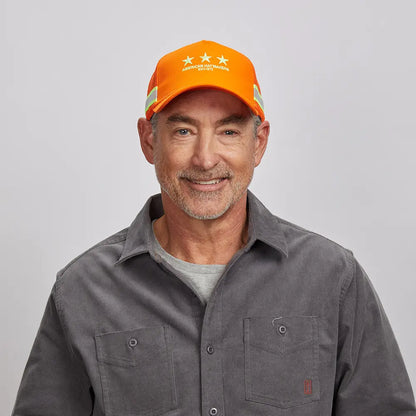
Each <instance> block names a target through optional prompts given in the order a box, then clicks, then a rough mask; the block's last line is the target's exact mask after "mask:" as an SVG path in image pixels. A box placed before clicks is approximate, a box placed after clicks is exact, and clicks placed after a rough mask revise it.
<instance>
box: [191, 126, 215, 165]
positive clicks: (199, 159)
mask: <svg viewBox="0 0 416 416" xmlns="http://www.w3.org/2000/svg"><path fill="white" fill-rule="evenodd" d="M219 161H220V157H219V154H218V146H217V143H216V141H215V135H214V134H211V133H201V134H199V136H198V138H197V139H196V140H195V142H194V148H193V155H192V164H193V165H194V166H197V167H199V168H201V169H204V170H209V169H212V168H213V167H214V166H216V165H217V163H218V162H219Z"/></svg>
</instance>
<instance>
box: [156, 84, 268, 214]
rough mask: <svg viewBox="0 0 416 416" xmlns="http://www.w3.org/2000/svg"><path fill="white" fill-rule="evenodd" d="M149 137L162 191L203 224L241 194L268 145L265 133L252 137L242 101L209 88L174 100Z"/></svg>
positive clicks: (221, 211)
mask: <svg viewBox="0 0 416 416" xmlns="http://www.w3.org/2000/svg"><path fill="white" fill-rule="evenodd" d="M266 123H267V122H266ZM263 124H264V123H263ZM267 133H268V123H267ZM153 136H154V137H153V139H152V143H153V150H152V152H153V155H152V158H153V160H151V161H152V162H153V163H154V165H155V169H156V175H157V178H158V180H159V183H160V186H161V189H162V193H164V194H165V196H167V197H168V198H170V200H171V201H172V202H173V203H174V205H175V206H176V207H179V208H180V209H182V210H183V211H184V212H186V213H187V214H188V215H189V216H191V217H193V218H197V219H203V220H206V219H215V218H218V217H220V216H222V215H223V214H224V213H225V212H227V211H228V210H229V209H230V208H231V207H233V206H234V204H235V203H236V202H237V201H239V200H240V199H241V198H242V197H243V196H244V197H245V196H246V191H247V187H248V185H249V183H250V181H251V178H252V176H253V171H254V168H255V166H257V165H258V164H259V163H260V160H261V157H262V155H263V152H264V150H265V145H266V142H267V134H266V138H265V139H264V137H263V135H262V137H261V138H258V137H256V136H255V125H254V118H253V116H252V115H251V113H250V110H249V109H248V107H247V106H246V105H245V104H244V103H243V102H242V101H240V100H239V99H238V98H236V97H235V96H233V95H231V94H228V93H225V92H222V91H219V90H213V89H202V90H195V91H191V92H187V93H184V94H182V95H180V96H178V97H177V98H176V99H174V100H173V101H172V102H171V103H169V104H168V105H167V106H166V107H165V108H164V109H163V111H162V112H161V113H159V114H158V120H157V128H156V132H155V134H154V135H153ZM148 160H149V158H148Z"/></svg>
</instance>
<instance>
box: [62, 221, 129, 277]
mask: <svg viewBox="0 0 416 416" xmlns="http://www.w3.org/2000/svg"><path fill="white" fill-rule="evenodd" d="M127 231H128V228H125V229H124V230H121V231H119V232H118V233H117V234H115V235H113V236H111V237H108V238H107V239H105V240H103V241H100V242H99V243H97V244H95V245H93V246H92V247H90V248H89V249H87V250H85V251H84V252H82V253H81V254H79V255H78V256H77V257H75V258H74V259H73V260H71V261H70V262H69V263H68V264H67V265H66V266H65V267H64V268H62V269H61V270H59V271H58V273H57V274H56V280H59V279H61V278H62V276H63V275H64V274H65V272H66V271H67V270H68V269H69V268H70V267H71V266H72V265H73V264H74V263H75V262H77V261H78V260H79V259H80V258H81V257H83V256H84V255H85V254H87V253H89V252H90V251H92V250H94V249H96V248H97V247H101V246H108V245H111V244H115V243H119V242H121V241H124V240H125V239H126V237H127Z"/></svg>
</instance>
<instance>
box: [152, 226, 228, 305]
mask: <svg viewBox="0 0 416 416" xmlns="http://www.w3.org/2000/svg"><path fill="white" fill-rule="evenodd" d="M153 224H154V221H153V223H152V226H153ZM152 230H153V227H152ZM151 238H152V245H153V249H154V251H155V253H156V254H158V255H159V256H160V257H161V258H162V259H163V260H164V261H166V263H168V264H169V265H170V266H171V267H172V268H173V269H174V270H175V271H176V272H177V273H178V274H179V275H180V277H182V278H183V279H184V280H186V281H187V282H188V283H189V285H190V286H191V287H192V289H193V290H194V291H195V292H196V293H197V295H198V296H199V298H200V299H201V300H203V301H204V302H205V303H207V302H208V300H209V298H210V296H211V293H212V292H213V290H214V288H215V285H216V284H217V282H218V280H219V278H220V277H221V275H222V274H223V273H224V270H225V268H226V264H196V263H189V262H187V261H184V260H181V259H178V258H176V257H174V256H172V255H171V254H169V253H168V252H167V251H166V250H164V249H163V247H162V246H161V245H160V243H159V241H158V240H157V238H156V236H155V233H154V230H153V232H152V235H151Z"/></svg>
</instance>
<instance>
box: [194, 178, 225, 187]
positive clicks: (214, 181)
mask: <svg viewBox="0 0 416 416" xmlns="http://www.w3.org/2000/svg"><path fill="white" fill-rule="evenodd" d="M188 180H189V181H190V182H192V183H196V184H198V185H216V184H217V183H220V182H221V181H223V180H224V178H218V179H211V180H209V181H197V180H194V179H188Z"/></svg>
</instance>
